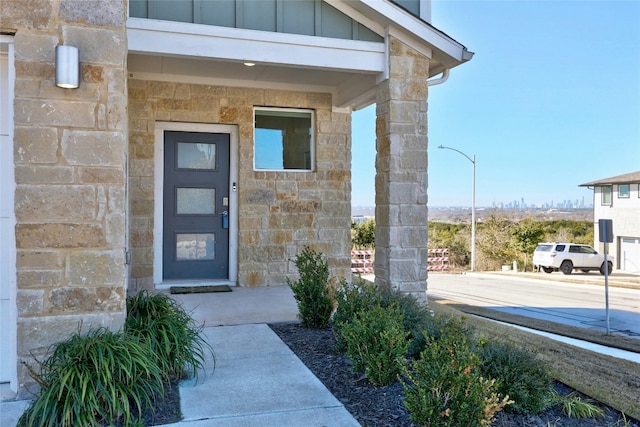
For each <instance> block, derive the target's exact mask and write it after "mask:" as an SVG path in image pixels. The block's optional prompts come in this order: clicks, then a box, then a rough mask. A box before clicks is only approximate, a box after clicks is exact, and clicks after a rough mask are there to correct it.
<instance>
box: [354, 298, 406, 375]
mask: <svg viewBox="0 0 640 427" xmlns="http://www.w3.org/2000/svg"><path fill="white" fill-rule="evenodd" d="M402 320H403V318H402V312H401V311H400V310H399V309H397V308H396V307H394V306H390V307H387V308H383V307H381V306H380V305H378V306H376V307H374V308H373V309H370V310H366V309H365V310H363V311H361V312H359V313H357V314H356V316H355V318H354V319H353V320H352V321H351V322H349V323H346V324H344V325H343V326H342V338H343V339H344V341H345V343H346V347H347V352H346V353H347V356H348V357H349V358H350V359H351V361H352V362H353V368H354V370H355V371H356V372H364V373H365V375H366V377H367V378H368V379H369V381H370V382H371V384H373V385H374V386H376V387H378V386H383V385H389V384H391V383H393V382H394V381H396V380H397V379H398V376H399V374H400V373H401V372H402V367H403V364H404V356H405V354H406V352H407V346H408V343H407V334H406V332H405V330H404V327H403V324H402Z"/></svg>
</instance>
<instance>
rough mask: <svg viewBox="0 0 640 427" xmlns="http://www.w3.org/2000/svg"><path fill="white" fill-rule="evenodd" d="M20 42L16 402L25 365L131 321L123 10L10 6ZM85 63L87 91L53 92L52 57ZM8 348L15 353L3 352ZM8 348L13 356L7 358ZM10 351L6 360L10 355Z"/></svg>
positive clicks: (43, 3)
mask: <svg viewBox="0 0 640 427" xmlns="http://www.w3.org/2000/svg"><path fill="white" fill-rule="evenodd" d="M0 13H1V16H2V21H1V22H0V27H1V29H2V31H4V32H10V33H15V39H14V40H15V72H16V82H15V104H14V105H15V118H14V122H15V132H14V135H15V137H14V161H15V180H16V192H15V215H16V229H15V231H16V244H17V301H16V303H17V328H18V330H17V355H18V367H17V369H18V391H19V394H23V395H24V393H26V387H25V385H28V384H33V380H32V379H31V378H30V377H29V376H28V373H27V371H26V369H25V368H24V365H23V364H22V363H21V362H28V363H32V362H33V359H32V355H35V356H40V357H42V356H43V355H44V354H45V353H46V351H47V350H48V348H49V346H50V345H51V344H53V343H55V342H58V341H61V340H64V339H66V338H68V337H69V336H70V335H71V334H72V333H75V332H77V331H78V328H79V325H82V330H83V331H86V330H88V329H89V328H90V327H92V326H106V327H109V328H112V329H119V328H120V327H121V326H122V325H123V323H124V319H125V296H126V272H125V262H124V260H125V259H124V247H125V207H126V206H125V153H126V144H127V136H126V126H127V121H126V105H127V103H126V79H125V71H124V70H125V63H126V52H127V42H126V33H125V20H126V13H127V6H126V2H123V1H120V0H102V1H82V2H80V1H74V0H58V1H50V0H30V1H22V0H16V1H10V0H9V1H8V0H3V1H2V3H1V10H0ZM58 44H70V45H73V46H77V47H78V48H79V53H80V62H81V64H82V68H81V82H80V88H79V89H73V90H71V89H60V88H57V87H56V86H55V83H54V80H55V46H56V45H58ZM5 344H6V343H5ZM3 348H5V347H3ZM3 351H4V350H3Z"/></svg>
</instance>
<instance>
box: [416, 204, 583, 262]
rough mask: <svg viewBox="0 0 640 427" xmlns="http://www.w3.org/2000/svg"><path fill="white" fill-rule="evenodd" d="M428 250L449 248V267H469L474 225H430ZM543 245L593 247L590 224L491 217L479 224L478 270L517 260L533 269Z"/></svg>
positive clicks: (477, 235)
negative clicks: (538, 246) (538, 251)
mask: <svg viewBox="0 0 640 427" xmlns="http://www.w3.org/2000/svg"><path fill="white" fill-rule="evenodd" d="M428 230H429V247H430V248H449V264H450V265H451V266H453V267H459V268H467V267H469V265H470V262H471V224H448V223H443V222H429V225H428ZM540 242H573V243H584V244H588V245H592V244H593V223H592V222H591V221H575V220H552V221H539V220H535V219H533V218H531V217H528V218H524V219H521V220H513V219H511V218H509V217H508V216H506V215H501V214H497V213H495V214H491V215H490V216H489V217H488V218H487V219H486V220H485V221H483V222H482V223H478V224H476V269H477V270H488V271H491V270H499V269H500V268H501V266H502V265H511V264H512V263H513V261H517V262H518V265H519V266H520V268H524V266H526V267H527V269H529V270H530V269H531V268H532V265H531V257H532V255H533V251H534V250H535V248H536V246H537V245H538V243H540Z"/></svg>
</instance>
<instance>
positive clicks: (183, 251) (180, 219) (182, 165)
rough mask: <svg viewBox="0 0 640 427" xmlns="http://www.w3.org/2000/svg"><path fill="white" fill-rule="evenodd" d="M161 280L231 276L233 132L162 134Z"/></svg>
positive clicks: (225, 277)
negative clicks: (230, 136) (230, 185)
mask: <svg viewBox="0 0 640 427" xmlns="http://www.w3.org/2000/svg"><path fill="white" fill-rule="evenodd" d="M163 209H164V211H163V217H164V219H163V221H164V222H163V242H162V257H163V259H162V263H163V279H168V280H171V279H227V278H228V277H229V229H228V224H229V222H228V219H229V217H228V212H229V135H228V134H221V133H200V132H169V131H166V132H165V133H164V208H163Z"/></svg>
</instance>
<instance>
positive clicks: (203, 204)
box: [176, 188, 216, 215]
mask: <svg viewBox="0 0 640 427" xmlns="http://www.w3.org/2000/svg"><path fill="white" fill-rule="evenodd" d="M176 205H177V206H176V213H177V214H178V215H187V214H191V215H213V214H215V212H216V190H215V188H178V194H177V195H176Z"/></svg>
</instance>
